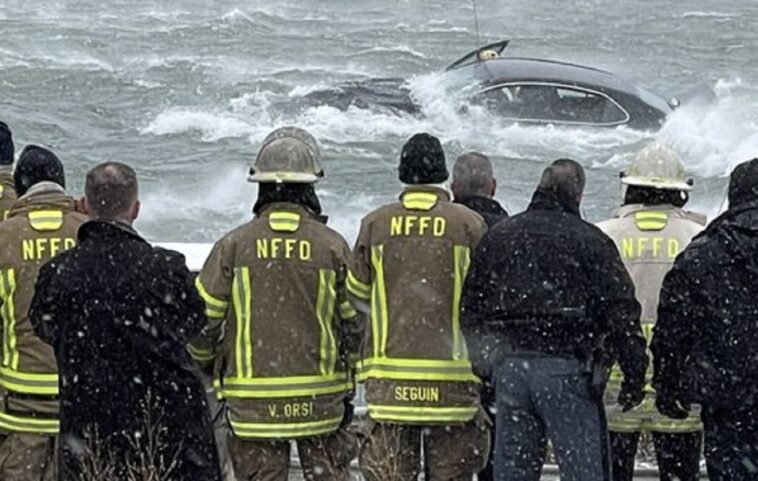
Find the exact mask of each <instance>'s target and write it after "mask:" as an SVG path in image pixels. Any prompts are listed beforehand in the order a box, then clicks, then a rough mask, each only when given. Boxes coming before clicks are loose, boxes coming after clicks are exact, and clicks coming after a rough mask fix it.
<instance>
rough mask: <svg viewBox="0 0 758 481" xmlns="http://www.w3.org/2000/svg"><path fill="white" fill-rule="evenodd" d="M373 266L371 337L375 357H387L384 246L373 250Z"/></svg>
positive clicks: (387, 324) (387, 332)
mask: <svg viewBox="0 0 758 481" xmlns="http://www.w3.org/2000/svg"><path fill="white" fill-rule="evenodd" d="M371 265H372V266H373V268H374V283H373V284H372V286H371V336H372V338H373V344H374V356H375V357H385V356H386V352H387V337H388V334H389V317H388V315H387V289H386V287H385V284H384V246H383V245H378V246H373V247H372V248H371Z"/></svg>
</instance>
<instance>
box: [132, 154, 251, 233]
mask: <svg viewBox="0 0 758 481" xmlns="http://www.w3.org/2000/svg"><path fill="white" fill-rule="evenodd" d="M245 174H246V172H245V170H244V168H226V169H222V170H211V171H209V172H208V174H207V176H206V177H207V178H206V179H205V180H204V181H203V182H202V185H201V186H200V187H199V189H201V193H202V194H201V195H199V194H198V188H178V186H176V185H171V183H170V182H169V181H163V182H161V183H160V184H158V185H157V186H155V187H154V188H152V189H151V190H150V191H149V192H147V193H146V194H143V195H142V211H141V213H140V219H139V224H138V225H137V227H138V228H139V227H140V225H145V224H147V225H152V224H160V223H163V222H165V221H166V219H171V222H172V223H174V225H190V226H191V225H195V224H196V223H197V219H198V218H204V219H206V223H208V224H212V223H213V221H214V219H218V217H219V216H214V214H216V213H223V218H224V219H225V220H224V221H222V222H223V223H224V225H222V226H214V227H215V230H219V229H220V230H221V231H228V230H231V229H232V228H233V227H235V226H236V225H239V224H240V223H242V222H245V221H246V220H248V219H249V218H250V216H251V209H252V206H253V203H254V201H255V198H256V195H257V188H256V187H255V184H250V183H248V182H247V180H246V175H245ZM177 223H178V224H177ZM151 230H155V229H151ZM165 240H166V241H179V240H182V239H179V238H175V239H172V238H170V237H167V238H165Z"/></svg>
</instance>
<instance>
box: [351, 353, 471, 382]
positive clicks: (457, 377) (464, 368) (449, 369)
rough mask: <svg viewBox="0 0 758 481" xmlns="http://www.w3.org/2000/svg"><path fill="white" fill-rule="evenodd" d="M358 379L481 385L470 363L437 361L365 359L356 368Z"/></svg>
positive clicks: (362, 380) (360, 380) (361, 380)
mask: <svg viewBox="0 0 758 481" xmlns="http://www.w3.org/2000/svg"><path fill="white" fill-rule="evenodd" d="M356 369H357V371H358V372H357V379H358V381H359V382H364V381H366V380H367V379H392V380H399V381H449V382H474V383H480V382H481V381H480V380H479V378H478V377H476V375H475V374H474V373H473V371H472V370H471V363H470V362H468V361H446V360H436V359H388V358H384V359H364V360H363V361H360V362H359V363H358V365H357V367H356Z"/></svg>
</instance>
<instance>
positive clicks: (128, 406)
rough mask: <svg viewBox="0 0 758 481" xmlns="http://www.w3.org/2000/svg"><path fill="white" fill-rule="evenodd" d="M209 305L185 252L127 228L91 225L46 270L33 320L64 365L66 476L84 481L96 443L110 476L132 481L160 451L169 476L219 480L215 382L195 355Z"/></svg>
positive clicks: (175, 480)
mask: <svg viewBox="0 0 758 481" xmlns="http://www.w3.org/2000/svg"><path fill="white" fill-rule="evenodd" d="M203 311H204V305H203V301H202V299H201V298H200V296H199V295H198V294H197V292H196V290H195V288H194V286H193V282H192V276H191V274H190V272H189V271H188V269H187V267H186V265H185V262H184V257H183V256H182V255H181V254H179V253H177V252H173V251H168V250H164V249H160V248H154V247H152V246H151V245H150V244H148V243H147V242H146V241H144V240H143V239H142V238H141V237H139V236H138V235H137V234H136V232H134V231H133V230H132V229H131V228H130V227H128V226H126V225H123V224H119V223H115V222H107V221H90V222H88V223H85V224H83V225H82V227H81V228H80V230H79V245H78V246H77V247H75V248H73V249H71V250H69V251H67V252H65V253H63V254H61V255H59V256H57V257H55V258H54V259H53V260H52V261H50V262H49V263H48V264H46V265H45V266H43V268H42V270H41V272H40V275H39V279H38V282H37V285H36V293H35V296H34V299H33V301H32V307H31V313H30V317H31V320H32V323H33V324H34V329H35V332H36V333H37V335H38V336H39V337H40V338H42V339H43V340H44V341H46V342H48V343H49V344H51V345H52V346H53V348H54V349H55V355H56V359H57V362H58V367H59V372H60V398H61V410H60V411H61V415H60V417H61V433H60V451H59V454H60V461H59V465H60V468H61V475H60V479H61V480H63V481H75V480H76V481H78V480H79V479H80V473H81V469H82V463H85V464H86V463H88V462H91V461H92V460H93V455H92V454H91V453H88V451H90V450H94V451H95V455H94V459H96V460H97V462H99V463H101V464H104V465H109V466H110V469H112V470H113V475H112V476H110V477H107V478H108V479H109V480H110V479H113V480H119V481H121V480H126V479H130V478H129V477H128V473H127V471H128V469H129V466H130V465H131V466H139V465H140V464H141V462H142V460H144V459H146V458H147V457H148V456H150V455H151V454H152V455H153V456H155V457H156V459H157V461H156V462H155V464H156V466H155V467H156V468H157V469H158V470H159V471H162V472H163V473H164V475H165V477H161V479H167V480H171V481H216V480H220V472H219V463H218V453H217V450H216V444H215V441H214V438H213V428H212V421H211V418H210V412H209V409H208V404H207V398H206V394H205V389H204V387H203V385H202V383H201V381H200V379H199V376H198V372H197V371H196V368H195V367H194V365H193V363H192V361H191V360H190V358H189V356H188V354H187V353H186V351H185V346H186V344H187V343H188V341H189V340H191V339H192V338H194V337H195V336H197V335H198V334H199V333H200V330H201V329H202V327H203V325H204V324H205V316H204V312H203ZM151 442H157V444H158V447H157V448H154V449H153V448H151ZM174 461H175V462H174ZM172 464H173V467H172ZM102 469H105V468H101V470H102ZM138 479H142V478H138ZM145 479H147V478H145Z"/></svg>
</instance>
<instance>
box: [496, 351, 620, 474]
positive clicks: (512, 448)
mask: <svg viewBox="0 0 758 481" xmlns="http://www.w3.org/2000/svg"><path fill="white" fill-rule="evenodd" d="M496 369H497V370H496V381H495V382H496V384H495V385H496V392H497V415H496V419H497V437H496V442H495V479H497V480H498V481H539V479H540V472H541V470H542V465H543V463H544V461H545V451H546V446H547V440H548V439H549V440H550V441H551V443H552V445H553V447H554V448H555V454H556V457H557V459H558V467H559V470H560V476H561V481H588V480H592V481H609V480H610V467H609V465H610V463H609V456H608V439H607V427H606V424H605V412H604V408H603V405H602V398H601V396H600V395H599V394H598V393H596V392H595V390H594V389H593V387H592V385H591V382H592V375H591V373H590V372H588V371H587V370H586V369H585V368H584V367H583V366H582V364H581V363H580V362H579V361H576V360H571V359H563V358H558V357H550V356H542V355H530V354H528V353H524V354H522V355H518V356H506V357H505V358H504V359H503V361H502V362H500V365H499V366H498V367H497V368H496Z"/></svg>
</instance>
